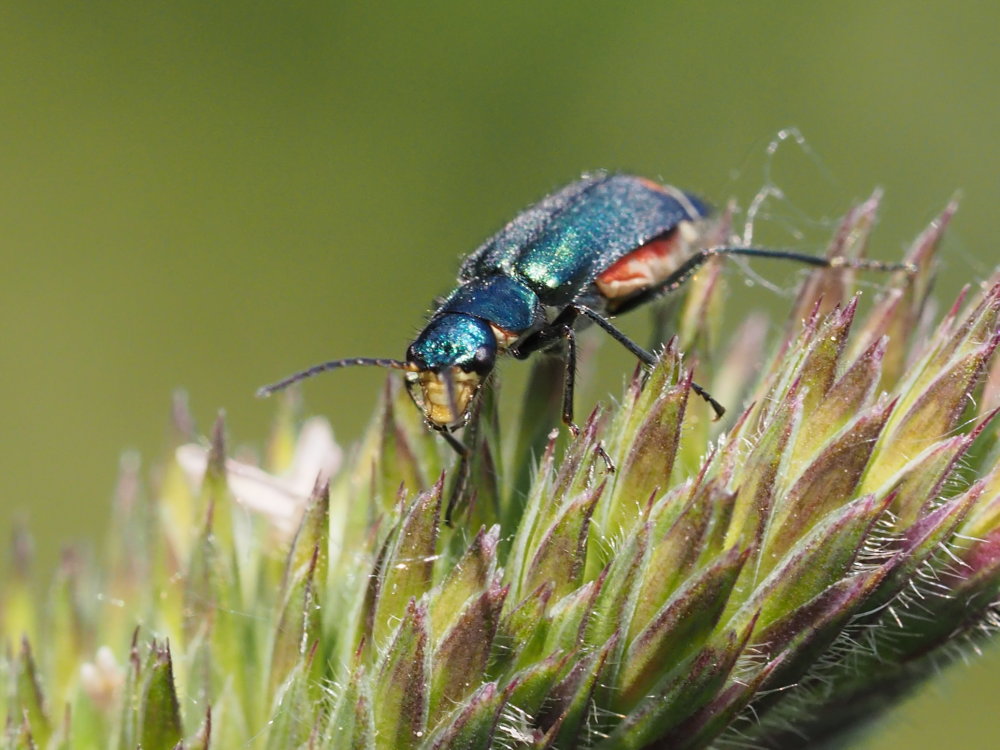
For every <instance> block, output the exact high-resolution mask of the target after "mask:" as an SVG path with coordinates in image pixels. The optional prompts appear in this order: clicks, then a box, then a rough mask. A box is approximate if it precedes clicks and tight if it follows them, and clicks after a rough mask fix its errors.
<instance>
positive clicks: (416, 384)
mask: <svg viewBox="0 0 1000 750" xmlns="http://www.w3.org/2000/svg"><path fill="white" fill-rule="evenodd" d="M447 378H450V379H451V382H452V387H453V392H454V396H453V397H449V394H448V383H447ZM480 385H482V378H481V377H480V376H479V375H478V374H476V373H474V372H465V371H464V370H463V369H462V368H461V367H451V368H448V370H446V371H445V372H443V373H442V372H433V371H432V370H419V371H417V372H408V373H406V387H407V390H408V391H409V392H410V397H411V398H412V399H413V402H414V403H415V404H416V405H417V407H418V408H419V409H420V410H421V411H422V412H423V413H424V418H425V419H426V420H427V421H428V422H429V423H430V424H431V426H433V427H436V428H438V429H446V428H449V427H452V428H454V427H461V426H462V425H464V424H465V423H466V422H467V421H468V419H469V412H470V410H471V407H472V400H473V399H474V398H475V396H476V393H477V392H478V391H479V386H480Z"/></svg>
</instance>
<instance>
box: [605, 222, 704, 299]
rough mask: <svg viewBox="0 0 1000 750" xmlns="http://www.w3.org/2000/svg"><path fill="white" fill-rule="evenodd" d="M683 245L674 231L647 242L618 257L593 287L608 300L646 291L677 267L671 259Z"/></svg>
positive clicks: (673, 258)
mask: <svg viewBox="0 0 1000 750" xmlns="http://www.w3.org/2000/svg"><path fill="white" fill-rule="evenodd" d="M684 244H685V243H683V242H681V241H680V236H679V233H678V232H677V230H676V229H674V230H672V231H670V232H668V233H667V234H666V235H664V236H663V237H658V238H657V239H655V240H652V241H650V242H647V243H646V244H645V245H642V246H641V247H639V248H636V249H635V250H633V251H632V252H630V253H629V254H628V255H625V256H623V257H621V258H619V259H618V260H617V261H615V263H613V264H612V265H611V266H610V267H609V268H608V269H607V270H605V271H604V273H602V274H601V275H600V276H598V277H597V279H596V282H595V283H596V284H597V288H598V289H600V291H601V293H602V294H603V295H604V296H605V297H608V298H609V299H614V298H615V297H623V296H625V295H627V294H632V293H633V292H636V291H638V290H640V289H646V288H648V287H650V286H652V285H654V284H656V283H657V282H658V281H662V280H663V279H665V278H667V276H669V275H670V274H671V273H672V272H673V271H674V270H675V269H676V268H677V267H678V265H679V259H678V258H676V257H674V256H676V255H677V254H678V251H679V250H680V249H681V248H682V247H683V246H684Z"/></svg>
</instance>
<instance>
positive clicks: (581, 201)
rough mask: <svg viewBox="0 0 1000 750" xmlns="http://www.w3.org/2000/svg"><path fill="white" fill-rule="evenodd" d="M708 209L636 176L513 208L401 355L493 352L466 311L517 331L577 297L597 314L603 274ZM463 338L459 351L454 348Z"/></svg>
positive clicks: (432, 357) (591, 182)
mask: <svg viewBox="0 0 1000 750" xmlns="http://www.w3.org/2000/svg"><path fill="white" fill-rule="evenodd" d="M707 213H708V209H707V208H706V206H705V204H704V203H702V202H701V201H700V200H699V199H697V198H696V197H694V196H692V195H689V194H687V193H683V192H681V191H679V190H677V189H675V188H671V187H665V186H660V185H657V184H656V183H653V182H651V181H649V180H645V179H643V178H640V177H635V176H632V175H621V174H604V173H600V174H595V175H588V176H585V177H583V178H581V179H579V180H577V181H576V182H573V183H571V184H569V185H567V186H566V187H564V188H562V189H561V190H558V191H557V192H555V193H552V194H551V195H549V196H547V197H545V198H543V199H542V200H541V201H539V202H538V203H537V204H536V205H534V206H532V207H531V208H528V209H527V210H525V211H523V212H522V213H520V214H518V215H517V216H516V217H515V218H514V219H513V220H512V221H511V222H510V223H508V224H507V226H505V227H504V228H503V229H501V230H500V231H499V232H497V233H496V234H495V235H493V236H492V237H491V238H490V239H488V240H487V241H486V242H484V243H483V244H482V245H481V246H480V247H479V248H478V249H477V250H476V251H475V252H473V253H472V254H471V255H470V256H469V257H468V258H466V260H465V262H464V263H463V264H462V267H461V269H460V271H459V282H460V286H459V287H458V288H457V289H455V291H453V292H452V293H451V294H450V295H449V296H448V298H447V299H446V300H445V302H444V303H443V304H442V305H441V307H439V308H438V310H437V311H436V312H435V313H434V315H433V316H432V317H431V320H430V322H429V323H428V325H427V327H426V328H425V329H424V330H423V331H422V332H421V334H420V335H419V336H418V338H417V340H416V341H415V342H414V343H413V345H412V346H411V347H410V350H409V351H408V353H407V359H408V361H411V362H416V363H417V364H418V365H419V366H420V367H424V368H428V369H432V370H437V369H440V368H442V367H445V366H448V365H466V366H470V365H469V364H468V363H470V362H471V361H472V359H473V354H474V352H475V351H476V349H477V348H482V347H486V348H490V345H491V340H490V339H491V338H494V337H490V336H486V335H485V331H481V332H480V333H481V335H478V336H474V337H470V335H469V332H470V326H469V322H468V320H467V318H468V317H469V316H471V317H474V318H477V319H479V320H482V321H484V322H486V323H488V324H491V325H493V326H495V327H496V328H499V329H501V330H502V331H503V332H504V333H507V334H513V335H514V336H517V337H519V336H525V335H527V334H529V333H531V332H532V331H535V330H539V329H541V328H543V327H544V326H545V325H547V324H548V323H551V322H552V321H551V320H550V319H549V318H548V316H547V315H546V311H553V310H554V311H555V313H556V314H558V312H559V308H561V307H565V306H566V305H569V304H570V303H572V302H574V301H577V300H587V301H588V302H589V303H590V304H591V306H593V307H595V308H597V309H598V310H601V309H603V304H602V298H601V295H600V294H599V293H598V292H597V291H596V289H595V288H594V286H593V282H594V280H595V279H596V278H597V277H598V276H599V275H600V274H601V273H603V272H604V271H606V270H607V269H608V268H609V267H610V266H612V265H613V264H614V263H615V262H616V261H618V260H619V259H621V258H622V257H624V256H625V255H628V254H629V253H630V252H632V251H634V250H636V249H638V248H639V247H642V246H643V245H645V244H646V243H648V242H650V241H651V240H654V239H656V238H657V237H661V236H663V235H665V234H667V233H669V232H671V231H672V230H674V229H675V228H676V227H677V226H678V224H680V222H682V221H697V220H699V219H702V218H704V217H705V216H706V215H707ZM595 303H596V304H595ZM459 341H461V342H462V344H461V346H463V347H465V349H464V356H459V351H458V350H456V346H458V342H459ZM493 350H494V351H493V353H494V354H495V350H496V347H495V345H494V346H493ZM445 352H449V353H450V355H449V356H452V357H453V358H452V359H451V360H450V361H449V359H448V356H445V355H444V353H445ZM481 356H484V355H483V354H481Z"/></svg>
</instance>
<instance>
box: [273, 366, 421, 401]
mask: <svg viewBox="0 0 1000 750" xmlns="http://www.w3.org/2000/svg"><path fill="white" fill-rule="evenodd" d="M341 367H387V368H391V369H393V370H407V371H409V372H416V370H417V367H416V365H413V364H411V363H409V362H402V361H400V360H398V359H380V358H379V359H374V358H370V357H354V358H351V359H334V360H331V361H329V362H323V363H322V364H319V365H313V366H312V367H310V368H308V369H307V370H302V371H300V372H297V373H295V374H293V375H289V376H288V377H287V378H283V379H282V380H279V381H278V382H277V383H271V385H265V386H264V387H263V388H260V389H258V390H257V398H267V397H268V396H270V395H271V394H272V393H276V392H277V391H280V390H283V389H285V388H287V387H288V386H290V385H291V384H292V383H298V382H299V381H300V380H305V379H306V378H311V377H312V376H313V375H319V374H320V373H321V372H326V371H327V370H338V369H340V368H341Z"/></svg>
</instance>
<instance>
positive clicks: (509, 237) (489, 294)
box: [258, 172, 912, 519]
mask: <svg viewBox="0 0 1000 750" xmlns="http://www.w3.org/2000/svg"><path fill="white" fill-rule="evenodd" d="M708 215H709V209H708V207H707V206H706V204H705V203H703V202H702V201H701V200H700V199H699V198H697V197H696V196H694V195H692V194H690V193H687V192H684V191H682V190H679V189H678V188H675V187H672V186H670V185H663V184H660V183H658V182H656V181H654V180H650V179H647V178H644V177H638V176H635V175H629V174H619V173H608V172H597V173H593V174H586V175H584V176H583V177H581V178H580V179H578V180H576V181H575V182H572V183H570V184H569V185H566V186H565V187H563V188H561V189H560V190H557V191H556V192H554V193H552V194H550V195H548V196H546V197H545V198H543V199H542V200H541V201H539V202H538V203H536V204H535V205H533V206H531V207H530V208H528V209H526V210H525V211H523V212H522V213H520V214H518V215H517V216H516V217H514V219H512V220H511V221H510V222H509V223H508V224H507V225H506V226H505V227H504V228H503V229H501V230H500V231H499V232H497V233H496V234H495V235H493V236H492V237H490V238H489V239H488V240H486V242H484V243H483V244H482V245H480V246H479V248H478V249H476V250H475V251H474V252H473V253H472V254H471V255H469V256H468V257H467V258H466V259H465V260H464V261H463V263H462V265H461V268H460V270H459V275H458V286H457V287H456V288H455V290H454V291H453V292H452V293H451V294H449V295H448V296H447V297H446V298H445V299H444V300H443V302H441V304H440V305H439V306H438V308H437V310H435V311H434V313H433V314H432V315H431V317H430V320H429V321H428V322H427V325H426V326H425V327H424V329H423V330H422V331H421V332H420V333H419V334H418V335H417V337H416V339H415V340H414V341H413V343H411V344H410V346H409V348H408V349H407V351H406V357H405V359H403V360H396V359H372V358H353V359H337V360H332V361H330V362H324V363H322V364H319V365H315V366H314V367H310V368H308V369H306V370H302V371H301V372H297V373H295V374H293V375H290V376H288V377H287V378H284V379H283V380H280V381H278V382H276V383H273V384H272V385H268V386H265V387H263V388H261V389H260V391H258V395H260V396H267V395H270V394H271V393H274V392H275V391H278V390H280V389H282V388H285V387H287V386H289V385H291V384H292V383H295V382H298V381H299V380H303V379H305V378H308V377H312V376H313V375H316V374H318V373H320V372H324V371H326V370H333V369H337V368H341V367H353V366H364V365H367V366H374V367H383V368H391V369H397V370H402V371H403V372H404V373H405V382H406V387H407V391H408V392H409V394H410V397H411V398H412V399H413V402H414V403H415V404H416V406H417V407H418V408H419V409H420V410H421V411H422V412H423V415H424V420H425V422H426V424H427V425H428V427H430V428H431V429H433V430H436V431H437V432H439V433H440V434H442V435H443V436H444V437H445V439H446V440H447V441H448V443H449V444H450V445H451V446H452V447H453V448H454V449H455V451H456V452H457V453H458V454H459V456H460V458H462V459H465V458H466V457H467V456H468V448H467V447H466V446H465V445H464V444H463V443H461V442H460V441H459V440H458V439H457V438H455V437H454V436H453V434H452V433H453V432H455V431H456V430H458V429H460V428H461V427H463V426H465V425H466V424H467V423H468V422H469V420H470V417H471V416H472V412H473V405H474V403H475V401H476V396H477V394H478V392H479V390H480V388H481V387H482V386H483V384H484V382H485V381H486V380H487V378H488V377H489V376H490V374H491V373H492V371H493V369H494V366H495V364H496V360H497V357H498V356H500V355H503V354H509V355H512V356H514V357H515V358H517V359H524V358H526V357H528V356H530V355H531V354H533V353H535V352H537V351H557V352H561V353H562V355H563V357H564V359H565V376H564V388H563V403H562V420H563V422H564V423H565V424H566V425H567V427H568V428H569V429H570V431H571V432H572V433H573V434H574V435H576V434H578V432H579V429H578V428H577V426H576V424H575V423H574V421H573V385H574V373H575V370H576V330H577V329H578V328H579V327H581V325H585V324H589V323H593V324H596V325H597V326H598V327H600V328H602V329H603V330H604V331H605V332H607V333H608V334H610V335H611V337H612V338H614V339H615V340H616V341H617V342H619V343H620V344H622V345H623V346H624V347H625V348H626V349H628V350H629V351H630V352H631V353H632V354H634V355H635V356H636V357H637V358H638V359H639V360H640V361H641V362H642V363H643V364H645V365H647V366H652V365H653V364H654V363H655V362H656V357H655V356H654V355H653V354H652V353H650V352H649V351H647V350H645V349H644V348H642V347H640V346H639V345H638V344H636V343H635V342H634V341H632V340H631V339H630V338H629V337H628V336H626V335H625V334H624V333H622V332H621V331H620V330H619V329H618V328H617V327H615V325H614V324H613V323H612V322H611V321H610V319H609V318H611V317H612V316H615V315H620V314H623V313H626V312H629V311H631V310H633V309H635V308H637V307H640V306H641V305H644V304H646V303H647V302H650V301H652V300H654V299H656V298H657V297H660V296H662V295H664V294H666V293H668V292H670V291H672V290H674V289H676V288H678V287H679V286H681V285H682V284H683V283H684V282H685V281H686V280H687V279H688V278H689V277H690V276H691V275H692V274H694V272H695V271H697V269H698V268H699V267H700V266H702V265H703V264H704V263H705V262H706V261H708V260H709V259H710V258H712V257H715V256H720V255H743V256H752V257H761V258H779V259H785V260H792V261H797V262H800V263H805V264H808V265H812V266H819V267H844V266H849V267H854V268H868V269H874V270H884V271H889V270H912V269H911V268H910V266H908V265H907V264H893V263H881V262H878V261H869V260H853V259H846V258H841V257H838V258H824V257H818V256H813V255H806V254H802V253H796V252H791V251H785V250H775V249H768V248H762V247H729V246H721V247H707V248H706V247H700V246H699V240H700V238H701V235H702V230H703V227H704V223H705V220H706V218H707V217H708ZM692 389H693V390H694V391H695V392H696V393H697V394H698V395H699V396H701V397H702V398H704V399H705V400H706V401H707V402H708V403H709V404H710V405H711V407H712V408H713V410H714V411H715V413H716V415H717V418H718V417H721V416H722V415H723V413H724V412H725V409H724V408H723V406H722V405H721V404H720V403H719V402H718V401H716V400H715V399H714V398H713V397H712V396H711V395H710V394H709V393H708V392H707V391H706V390H705V389H704V388H701V387H700V386H698V385H692ZM605 458H606V460H607V462H608V466H609V469H611V468H612V465H611V462H610V459H607V457H605ZM451 505H452V503H450V504H449V509H448V512H447V513H446V519H447V518H450V515H451V510H452V508H451Z"/></svg>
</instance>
